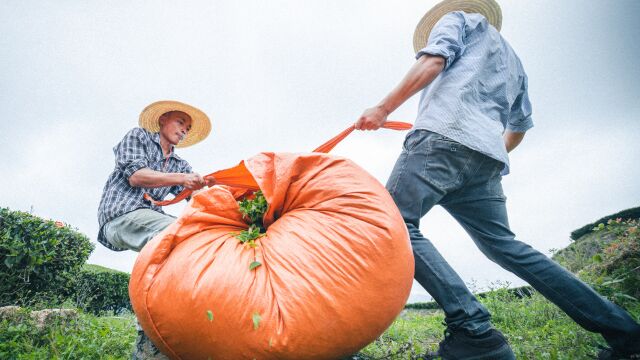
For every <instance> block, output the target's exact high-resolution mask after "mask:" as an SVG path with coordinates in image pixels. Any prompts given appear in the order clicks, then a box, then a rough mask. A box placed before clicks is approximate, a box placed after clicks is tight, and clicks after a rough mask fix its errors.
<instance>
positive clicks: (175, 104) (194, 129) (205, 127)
mask: <svg viewBox="0 0 640 360" xmlns="http://www.w3.org/2000/svg"><path fill="white" fill-rule="evenodd" d="M169 111H182V112H183V113H185V114H187V115H189V116H190V117H191V130H189V132H188V133H187V136H186V137H185V138H184V139H182V141H180V142H179V143H178V145H176V147H179V148H182V147H187V146H191V145H193V144H196V143H199V142H200V141H202V140H204V139H205V138H206V137H207V136H208V135H209V132H211V121H209V117H208V116H207V115H206V114H205V113H204V112H202V111H201V110H200V109H198V108H195V107H193V106H191V105H187V104H183V103H181V102H179V101H172V100H163V101H156V102H154V103H153V104H151V105H149V106H147V107H146V108H144V110H142V112H141V113H140V120H139V121H138V124H139V125H140V127H142V128H145V129H147V130H149V131H151V132H159V131H160V123H159V122H158V119H159V118H160V116H161V115H162V114H164V113H166V112H169Z"/></svg>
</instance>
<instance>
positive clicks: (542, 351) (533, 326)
mask: <svg viewBox="0 0 640 360" xmlns="http://www.w3.org/2000/svg"><path fill="white" fill-rule="evenodd" d="M639 227H640V221H638V220H621V219H615V220H609V221H608V222H607V224H602V225H598V228H597V229H595V230H596V231H595V232H593V233H591V234H590V235H588V236H585V237H583V238H582V240H581V241H576V242H575V243H572V244H571V245H570V246H569V247H567V248H566V249H563V250H561V251H559V252H557V253H556V255H555V256H554V259H555V260H556V261H558V262H560V263H561V264H562V265H564V266H566V267H567V268H569V269H571V270H573V271H575V272H577V273H578V275H579V276H580V277H582V278H583V279H584V280H586V281H587V282H589V283H590V284H592V285H593V286H595V288H596V289H597V290H598V291H599V292H600V293H601V294H603V295H605V296H607V297H609V298H610V299H612V300H614V301H615V302H617V303H618V304H619V305H621V306H623V307H625V308H626V309H627V310H628V311H629V312H630V314H631V315H632V316H633V317H634V318H635V319H636V321H638V320H639V319H640V301H638V298H640V286H639V284H640V229H639ZM471 287H472V288H473V286H471ZM479 300H480V301H481V302H482V303H483V304H484V305H485V306H486V307H487V308H488V309H489V311H490V312H491V313H492V314H493V319H492V322H493V324H494V326H495V327H496V328H498V329H499V330H501V331H502V332H503V333H504V334H505V336H506V337H507V339H508V340H509V342H510V344H511V346H512V348H513V350H514V352H515V354H516V357H517V358H518V359H553V360H556V359H557V360H563V359H567V360H569V359H571V360H574V359H590V358H593V357H594V355H595V353H596V351H597V345H599V344H604V340H603V339H602V337H601V336H600V335H598V334H593V333H589V332H587V331H586V330H584V329H582V328H581V327H579V326H578V325H577V324H576V323H574V322H573V321H572V320H571V319H570V318H569V317H568V316H567V315H565V314H564V313H563V312H562V311H561V310H560V309H559V308H557V307H556V306H555V305H553V304H551V303H550V302H549V301H547V300H546V299H545V298H544V297H542V296H541V295H540V294H538V293H536V292H533V293H532V295H531V296H524V297H521V296H518V292H517V291H513V290H509V289H508V284H498V285H497V288H496V289H494V290H493V291H491V292H488V293H484V294H483V296H481V297H479ZM27 312H28V310H25V311H24V312H23V313H22V314H21V316H19V318H18V319H17V320H13V321H9V320H3V321H0V359H11V360H13V359H129V358H130V357H131V352H132V350H133V343H134V341H135V337H136V330H135V317H134V316H133V314H131V313H128V314H126V315H123V316H118V317H115V316H93V315H89V314H84V313H80V315H79V317H78V318H77V319H76V320H73V321H71V322H69V323H59V324H54V325H52V326H49V327H47V328H46V329H45V330H38V329H37V328H36V326H35V323H34V322H33V321H32V320H30V318H29V316H28V314H27ZM443 320H444V314H443V313H442V311H440V310H433V309H406V310H404V311H403V312H402V313H401V314H400V316H398V318H397V319H396V320H395V321H394V322H393V324H392V325H391V326H390V327H389V328H388V329H387V330H386V331H385V332H384V334H382V335H381V336H380V337H379V338H378V339H376V340H375V341H374V342H373V343H371V344H369V345H368V346H366V347H365V348H364V349H362V350H361V351H360V352H359V353H358V354H356V355H354V356H352V357H351V359H354V360H355V359H357V360H382V359H390V360H402V359H408V360H416V359H419V358H420V357H419V356H420V355H421V354H424V353H425V352H428V351H433V350H436V348H437V347H438V342H439V341H440V340H441V339H442V338H443V331H444V326H443V325H442V322H443Z"/></svg>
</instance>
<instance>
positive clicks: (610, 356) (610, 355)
mask: <svg viewBox="0 0 640 360" xmlns="http://www.w3.org/2000/svg"><path fill="white" fill-rule="evenodd" d="M597 359H598V360H632V359H640V353H636V354H626V353H621V352H618V351H615V350H613V349H612V348H609V347H607V348H602V349H600V351H598V357H597Z"/></svg>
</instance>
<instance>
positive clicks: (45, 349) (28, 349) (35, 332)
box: [0, 312, 136, 360]
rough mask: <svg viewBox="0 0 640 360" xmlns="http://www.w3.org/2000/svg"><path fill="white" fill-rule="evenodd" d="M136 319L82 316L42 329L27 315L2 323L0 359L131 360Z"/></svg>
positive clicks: (0, 324)
mask: <svg viewBox="0 0 640 360" xmlns="http://www.w3.org/2000/svg"><path fill="white" fill-rule="evenodd" d="M134 324H135V317H134V316H133V314H127V315H124V316H117V317H116V316H102V317H98V316H93V315H88V314H80V315H79V316H78V318H77V319H76V320H72V321H70V322H67V323H63V322H60V323H58V324H52V325H51V326H47V327H46V328H45V329H43V330H39V329H38V328H37V327H36V326H35V323H34V322H33V321H32V320H31V319H29V317H28V315H27V314H26V312H24V313H23V314H22V316H21V318H20V319H19V320H18V321H10V320H3V321H2V322H0V359H11V360H13V359H16V360H18V359H19V360H27V359H29V360H31V359H33V360H41V359H130V358H131V353H132V350H133V344H134V341H135V337H136V330H135V325H134Z"/></svg>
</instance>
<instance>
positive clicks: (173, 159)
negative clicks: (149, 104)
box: [98, 128, 192, 251]
mask: <svg viewBox="0 0 640 360" xmlns="http://www.w3.org/2000/svg"><path fill="white" fill-rule="evenodd" d="M113 153H114V154H115V156H116V164H115V168H114V169H113V172H112V173H111V175H109V178H108V179H107V183H106V184H105V186H104V190H103V192H102V199H101V200H100V206H99V207H98V223H99V225H100V231H99V232H98V241H99V242H100V243H101V244H102V245H104V246H106V247H108V248H109V249H111V250H116V251H121V250H125V249H119V248H116V247H114V246H112V245H111V244H109V242H108V241H107V240H106V239H105V236H104V232H103V231H102V228H103V226H104V224H106V223H107V222H109V221H111V220H113V219H115V218H117V217H118V216H121V215H124V214H126V213H128V212H131V211H133V210H137V209H151V210H155V211H157V212H159V213H162V214H164V212H163V211H162V208H161V207H159V206H156V205H152V204H151V203H150V202H149V201H147V200H145V199H144V198H143V195H144V193H145V192H146V193H149V195H151V196H152V197H153V198H154V199H156V200H162V199H164V198H165V197H166V196H167V195H168V194H169V193H172V194H174V195H177V194H178V193H180V192H181V191H182V189H183V187H182V186H178V185H176V186H167V187H159V188H153V189H151V188H149V189H147V188H141V187H133V186H131V185H129V177H130V176H131V175H133V173H134V172H136V171H138V170H140V169H142V168H149V169H151V170H155V171H160V172H164V173H190V172H192V169H191V166H190V165H189V163H188V162H187V161H186V160H183V159H181V158H180V157H179V156H178V155H176V153H175V151H171V155H169V157H168V158H165V157H164V154H163V153H162V147H161V146H160V134H159V133H151V132H149V131H147V130H145V129H142V128H133V129H132V130H131V131H129V132H128V133H127V134H126V135H125V136H124V138H123V139H122V140H121V141H120V142H119V143H118V144H117V145H116V146H114V148H113Z"/></svg>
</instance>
